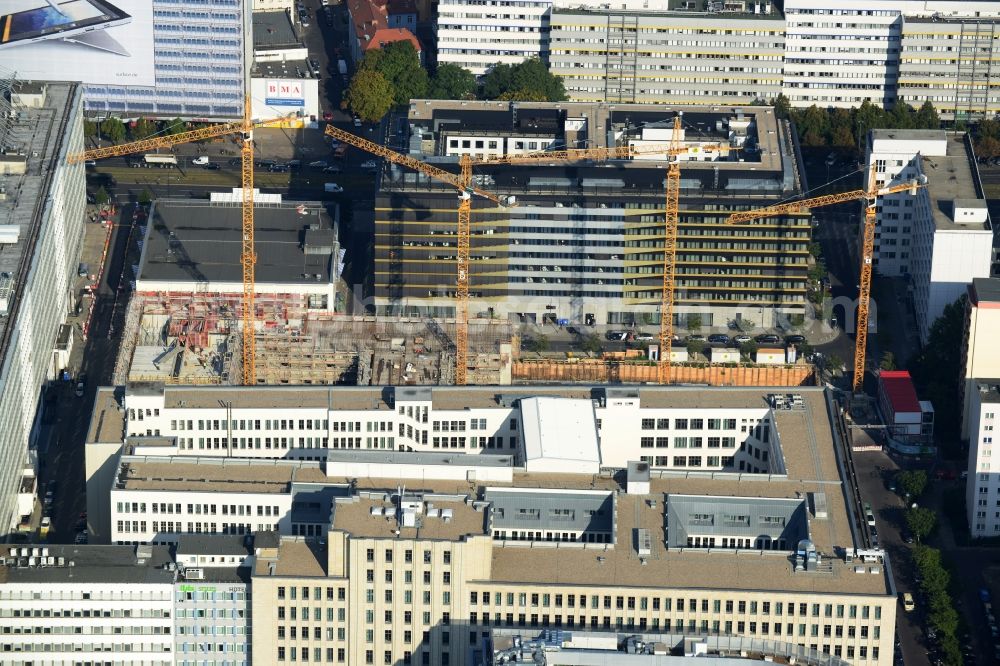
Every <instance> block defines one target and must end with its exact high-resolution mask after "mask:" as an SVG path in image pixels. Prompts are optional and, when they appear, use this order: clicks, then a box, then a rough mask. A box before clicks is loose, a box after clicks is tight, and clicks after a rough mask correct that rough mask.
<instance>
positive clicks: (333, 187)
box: [323, 183, 344, 194]
mask: <svg viewBox="0 0 1000 666" xmlns="http://www.w3.org/2000/svg"><path fill="white" fill-rule="evenodd" d="M323 191H324V192H332V193H333V194H340V193H341V192H343V191H344V188H343V187H341V186H340V185H337V183H326V184H324V185H323Z"/></svg>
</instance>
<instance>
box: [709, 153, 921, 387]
mask: <svg viewBox="0 0 1000 666" xmlns="http://www.w3.org/2000/svg"><path fill="white" fill-rule="evenodd" d="M921 187H924V185H922V184H919V183H917V182H915V181H914V182H910V183H904V184H900V185H890V186H888V187H878V186H877V183H876V180H875V165H874V164H873V165H872V167H871V170H870V172H869V174H868V189H866V190H851V191H849V192H840V193H837V194H827V195H824V196H820V197H813V198H811V199H802V200H800V201H792V202H790V203H785V204H778V205H776V206H767V207H766V208H757V209H754V210H748V211H740V212H737V213H733V214H732V215H730V216H729V217H728V218H727V219H726V224H740V223H745V222H750V221H752V220H759V219H761V218H764V217H771V216H774V215H783V214H785V213H796V212H802V211H804V210H809V209H812V208H819V207H821V206H832V205H834V204H839V203H844V202H847V201H860V200H863V201H865V226H864V235H863V237H862V243H861V276H860V280H859V287H858V316H857V319H856V320H855V321H856V325H855V336H854V377H853V380H852V382H853V383H852V389H853V390H854V392H855V393H857V392H858V391H860V390H861V385H862V381H863V380H864V375H865V353H866V351H867V346H868V306H869V301H870V299H871V288H872V261H873V260H874V254H875V214H876V210H875V206H876V202H877V200H878V197H881V196H885V195H888V194H896V193H898V192H906V191H909V192H910V194H916V192H917V189H918V188H921Z"/></svg>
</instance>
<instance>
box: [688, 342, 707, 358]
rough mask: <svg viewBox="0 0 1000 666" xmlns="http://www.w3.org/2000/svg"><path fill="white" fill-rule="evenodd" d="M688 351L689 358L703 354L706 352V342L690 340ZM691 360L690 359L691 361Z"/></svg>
mask: <svg viewBox="0 0 1000 666" xmlns="http://www.w3.org/2000/svg"><path fill="white" fill-rule="evenodd" d="M687 351H688V356H689V357H690V356H694V355H695V354H701V353H702V352H704V351H705V341H704V340H688V341H687ZM689 360H690V359H689Z"/></svg>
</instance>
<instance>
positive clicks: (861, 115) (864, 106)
mask: <svg viewBox="0 0 1000 666" xmlns="http://www.w3.org/2000/svg"><path fill="white" fill-rule="evenodd" d="M882 115H883V111H882V109H881V108H880V107H877V106H875V105H874V104H872V103H871V102H870V101H868V100H867V99H866V100H865V101H864V102H862V103H861V106H859V107H858V108H857V109H855V111H854V136H855V137H857V139H858V142H859V143H863V142H865V141H867V140H868V130H871V129H875V128H878V127H882Z"/></svg>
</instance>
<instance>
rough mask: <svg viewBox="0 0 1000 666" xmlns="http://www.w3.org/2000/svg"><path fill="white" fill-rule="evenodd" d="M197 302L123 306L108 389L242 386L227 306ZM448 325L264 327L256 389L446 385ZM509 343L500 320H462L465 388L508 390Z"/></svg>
mask: <svg viewBox="0 0 1000 666" xmlns="http://www.w3.org/2000/svg"><path fill="white" fill-rule="evenodd" d="M197 300H198V298H197V297H195V298H193V299H192V300H191V301H190V302H189V304H188V306H186V307H185V308H184V309H183V311H176V312H171V311H168V310H166V309H164V308H163V307H162V306H161V305H160V304H159V303H155V302H150V301H148V300H146V299H144V298H142V297H141V296H139V297H136V298H133V299H132V300H131V302H130V304H129V311H128V315H127V317H126V325H125V328H124V330H123V332H122V346H121V351H120V353H119V357H118V359H117V362H116V365H115V376H114V380H115V382H116V383H126V382H128V383H131V382H163V383H167V384H241V383H242V380H243V368H242V334H241V331H240V323H239V319H238V317H237V316H235V315H234V313H236V312H237V311H236V309H235V308H234V307H232V306H233V305H234V304H232V303H226V302H220V303H218V304H212V303H203V304H202V305H204V306H205V307H203V308H199V307H197V305H196V303H195V302H194V301H197ZM269 324H270V322H269ZM454 328H455V327H454V322H450V321H443V322H437V321H435V320H427V319H417V318H402V317H400V318H392V317H378V318H376V317H373V316H350V315H330V314H323V315H317V316H315V317H310V316H309V315H306V316H305V317H303V318H302V319H301V320H299V321H297V322H295V325H290V324H284V325H267V326H265V327H264V329H263V330H260V331H258V333H257V336H256V354H255V355H256V363H255V367H256V371H255V375H256V383H257V384H261V385H278V384H346V385H358V386H378V385H394V386H403V385H432V386H433V385H449V384H454V378H455V347H454V342H453V340H454ZM516 346H517V339H516V338H515V337H514V336H513V333H512V326H511V325H510V324H509V323H506V322H500V321H492V320H487V321H483V320H473V321H471V322H470V323H469V349H470V352H469V372H468V382H469V383H470V384H483V385H486V384H489V385H503V384H511V383H512V367H513V357H514V354H515V353H516V352H515V350H516Z"/></svg>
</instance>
